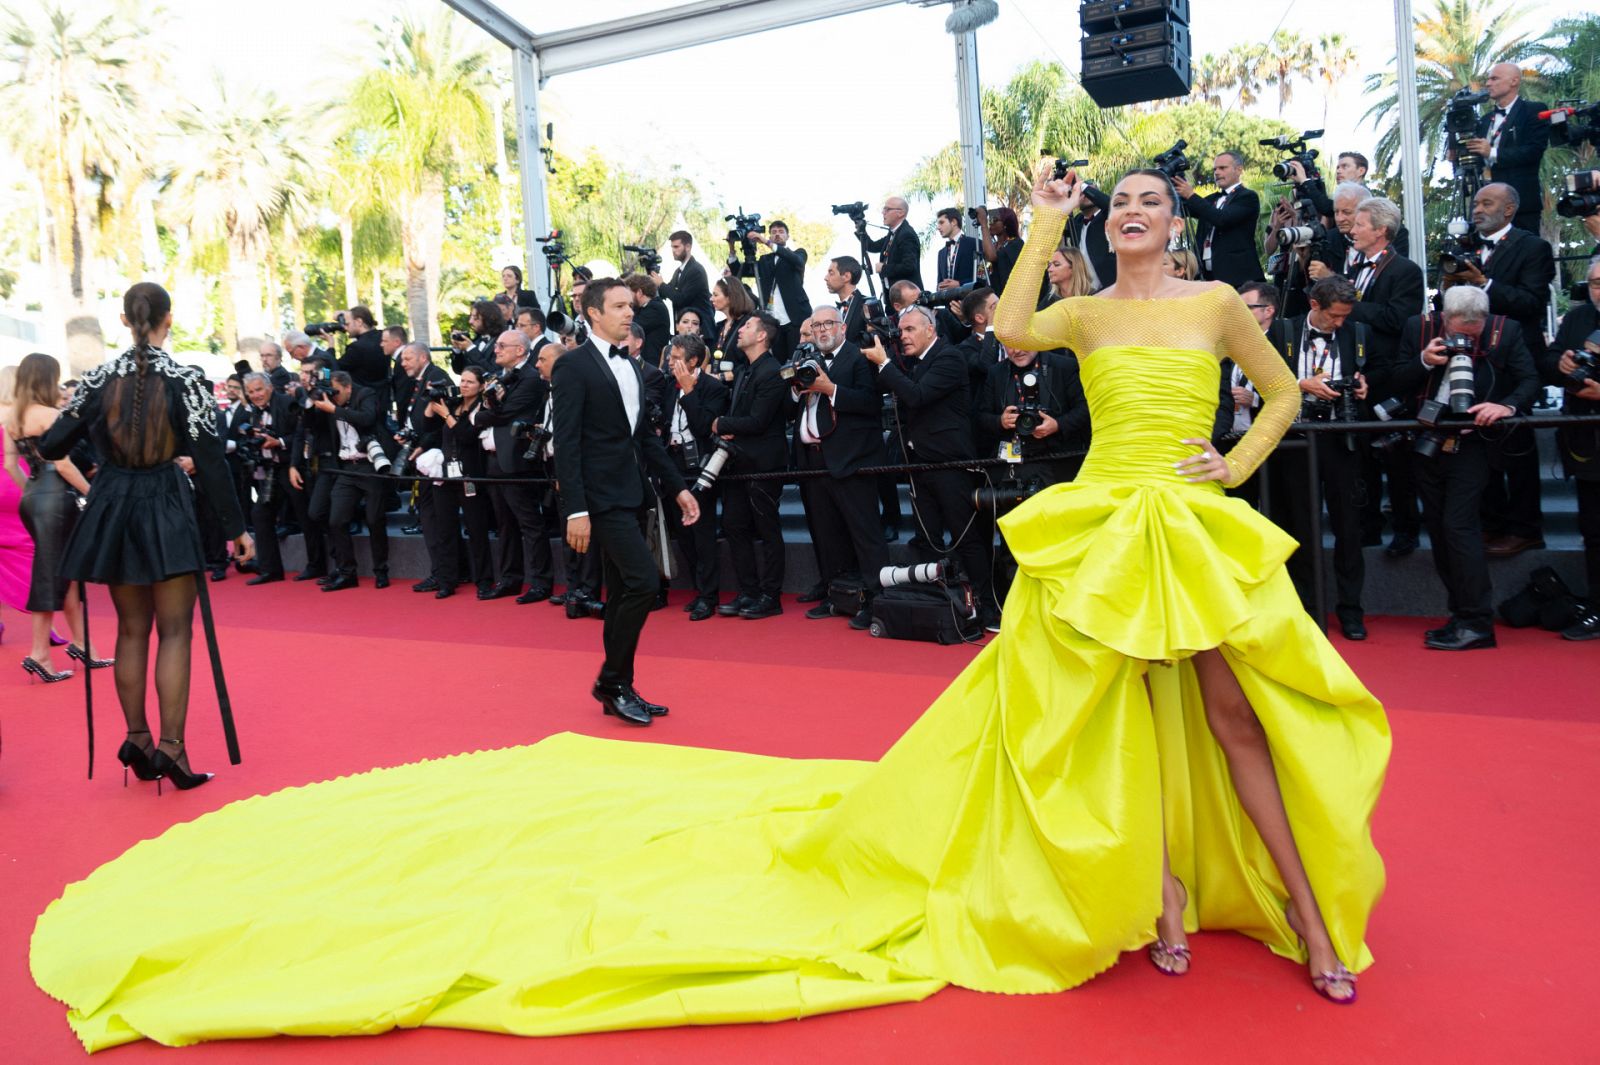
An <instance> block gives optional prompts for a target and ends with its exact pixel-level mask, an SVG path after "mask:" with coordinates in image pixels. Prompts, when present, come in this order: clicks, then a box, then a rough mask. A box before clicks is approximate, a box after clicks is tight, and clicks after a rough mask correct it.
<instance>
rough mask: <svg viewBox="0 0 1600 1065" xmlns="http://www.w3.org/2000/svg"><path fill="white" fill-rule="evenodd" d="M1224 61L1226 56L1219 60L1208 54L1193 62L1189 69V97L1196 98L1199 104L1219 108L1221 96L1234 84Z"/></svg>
mask: <svg viewBox="0 0 1600 1065" xmlns="http://www.w3.org/2000/svg"><path fill="white" fill-rule="evenodd" d="M1226 60H1227V57H1226V56H1223V57H1220V58H1219V57H1218V56H1214V55H1211V54H1210V53H1207V54H1206V55H1203V56H1201V57H1200V58H1199V59H1197V60H1195V62H1194V64H1193V65H1192V66H1191V67H1190V75H1191V77H1190V86H1191V88H1190V90H1189V95H1190V96H1194V97H1198V98H1199V100H1200V102H1201V103H1207V104H1211V105H1212V106H1214V107H1221V106H1222V94H1223V93H1225V92H1227V91H1228V90H1229V89H1232V88H1233V87H1234V86H1235V84H1236V83H1235V82H1234V81H1233V80H1232V77H1231V75H1230V73H1229V70H1228V66H1227V61H1226Z"/></svg>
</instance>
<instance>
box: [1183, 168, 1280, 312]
mask: <svg viewBox="0 0 1600 1065" xmlns="http://www.w3.org/2000/svg"><path fill="white" fill-rule="evenodd" d="M1221 203H1222V193H1220V192H1213V193H1212V194H1211V195H1209V196H1207V197H1205V198H1204V199H1201V198H1200V197H1199V196H1190V197H1188V198H1187V199H1185V200H1184V201H1183V205H1184V208H1185V209H1186V210H1187V211H1188V212H1189V214H1190V215H1192V216H1193V217H1194V218H1195V219H1196V220H1198V222H1199V228H1198V229H1197V230H1196V231H1195V240H1194V251H1195V256H1196V258H1198V259H1199V260H1200V262H1201V266H1202V270H1204V264H1205V255H1204V249H1205V246H1206V239H1207V238H1208V237H1209V238H1211V269H1210V270H1204V273H1205V276H1206V278H1207V279H1208V280H1211V281H1224V282H1226V283H1228V284H1230V285H1232V286H1233V287H1234V288H1238V287H1239V286H1240V285H1242V284H1244V283H1245V282H1246V281H1262V280H1265V275H1264V274H1262V272H1261V259H1260V257H1259V256H1258V255H1257V254H1256V222H1257V220H1258V219H1259V218H1260V217H1261V198H1260V197H1259V196H1257V195H1256V194H1255V191H1254V190H1253V189H1251V188H1250V187H1249V186H1247V185H1240V186H1239V187H1238V188H1237V189H1235V190H1234V192H1233V195H1232V196H1229V197H1228V202H1227V203H1225V204H1222V205H1221V206H1220V207H1219V206H1218V204H1221Z"/></svg>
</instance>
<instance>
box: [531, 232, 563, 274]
mask: <svg viewBox="0 0 1600 1065" xmlns="http://www.w3.org/2000/svg"><path fill="white" fill-rule="evenodd" d="M533 239H534V241H535V242H536V243H539V244H543V245H544V247H543V248H541V249H539V250H540V251H542V252H544V259H545V262H547V263H549V264H550V265H551V266H556V265H558V264H560V263H564V262H570V260H569V259H568V258H567V246H566V245H565V244H563V243H562V242H561V230H559V229H552V230H551V231H550V235H549V236H548V237H534V238H533Z"/></svg>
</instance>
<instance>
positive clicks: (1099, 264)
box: [1072, 185, 1117, 288]
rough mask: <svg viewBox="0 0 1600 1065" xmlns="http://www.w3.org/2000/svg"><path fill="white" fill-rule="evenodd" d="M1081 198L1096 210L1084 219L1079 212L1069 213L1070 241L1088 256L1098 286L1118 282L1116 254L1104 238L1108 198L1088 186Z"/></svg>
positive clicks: (1108, 209) (1108, 208) (1109, 202)
mask: <svg viewBox="0 0 1600 1065" xmlns="http://www.w3.org/2000/svg"><path fill="white" fill-rule="evenodd" d="M1083 198H1084V199H1085V200H1086V201H1087V202H1089V203H1091V204H1093V205H1094V206H1095V207H1097V208H1099V210H1097V211H1096V212H1095V215H1094V217H1093V218H1087V219H1086V218H1084V216H1083V214H1082V212H1079V213H1078V214H1075V215H1073V216H1072V233H1073V242H1074V243H1076V244H1077V246H1078V248H1079V250H1081V251H1082V252H1083V254H1085V255H1087V256H1088V257H1089V262H1090V264H1091V265H1093V266H1094V273H1095V277H1097V278H1098V279H1099V281H1100V287H1101V288H1108V287H1110V286H1111V285H1114V284H1116V281H1117V256H1116V253H1115V252H1113V251H1112V250H1111V242H1110V241H1109V240H1107V239H1106V214H1107V212H1108V211H1110V210H1111V197H1110V196H1107V195H1106V194H1105V193H1103V192H1101V191H1100V190H1099V189H1097V188H1095V187H1094V186H1093V185H1088V186H1085V187H1084V190H1083Z"/></svg>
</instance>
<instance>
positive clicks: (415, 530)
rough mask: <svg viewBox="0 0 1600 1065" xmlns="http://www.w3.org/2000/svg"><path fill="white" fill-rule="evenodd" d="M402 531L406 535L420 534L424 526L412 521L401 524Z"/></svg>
mask: <svg viewBox="0 0 1600 1065" xmlns="http://www.w3.org/2000/svg"><path fill="white" fill-rule="evenodd" d="M400 532H401V534H402V535H405V536H420V535H421V534H422V526H420V525H418V524H417V523H416V522H411V523H409V524H407V525H402V526H400Z"/></svg>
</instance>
